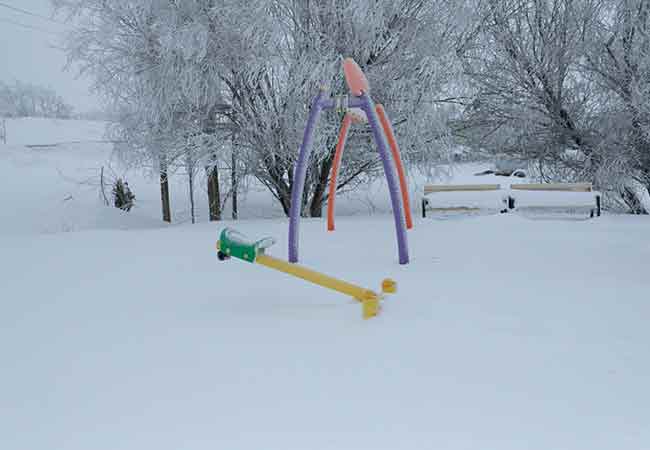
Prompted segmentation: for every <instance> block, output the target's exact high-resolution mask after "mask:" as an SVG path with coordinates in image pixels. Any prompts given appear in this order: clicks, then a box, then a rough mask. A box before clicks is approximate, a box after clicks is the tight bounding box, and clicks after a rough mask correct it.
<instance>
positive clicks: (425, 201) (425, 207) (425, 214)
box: [422, 198, 427, 219]
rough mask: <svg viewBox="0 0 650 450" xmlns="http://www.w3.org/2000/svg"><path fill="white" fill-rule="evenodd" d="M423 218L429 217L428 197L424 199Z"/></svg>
mask: <svg viewBox="0 0 650 450" xmlns="http://www.w3.org/2000/svg"><path fill="white" fill-rule="evenodd" d="M422 218H423V219H426V218H427V199H426V198H423V199H422Z"/></svg>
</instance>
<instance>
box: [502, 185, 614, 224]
mask: <svg viewBox="0 0 650 450" xmlns="http://www.w3.org/2000/svg"><path fill="white" fill-rule="evenodd" d="M510 189H511V190H512V191H547V192H593V193H594V197H595V205H594V208H592V209H591V210H590V214H589V217H594V215H596V216H598V217H600V212H601V195H600V193H599V192H597V191H594V189H593V186H592V184H591V183H522V184H512V185H510ZM515 202H516V200H515V198H513V197H512V196H509V198H508V208H509V209H515V207H516V204H515Z"/></svg>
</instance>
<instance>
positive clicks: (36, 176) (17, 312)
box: [0, 125, 650, 450]
mask: <svg viewBox="0 0 650 450" xmlns="http://www.w3.org/2000/svg"><path fill="white" fill-rule="evenodd" d="M60 126H61V127H64V126H65V125H60ZM87 129H88V128H87ZM90 129H93V128H92V126H91V127H90ZM90 134H91V133H87V134H84V135H82V136H78V137H77V138H75V139H73V140H93V139H101V136H99V137H94V136H91V135H90ZM34 135H35V136H37V135H38V130H34ZM72 137H73V138H74V136H72ZM37 140H41V143H43V142H42V141H43V140H47V139H45V138H43V137H42V136H41V137H40V138H37ZM29 143H30V142H29V141H28V140H23V141H22V142H18V143H15V142H14V143H12V142H11V141H10V142H9V144H8V145H7V146H0V180H2V183H3V184H2V186H3V192H4V193H5V195H4V196H3V207H2V208H0V249H1V253H0V255H1V256H0V355H1V356H2V359H1V361H2V363H1V364H2V367H1V370H0V374H1V375H0V379H1V380H2V383H1V384H0V448H1V449H8V450H23V449H26V450H51V449H57V450H58V449H65V450H88V449H93V450H144V449H156V450H177V449H191V450H200V449H236V450H239V449H242V450H248V449H250V450H259V449H278V450H292V449H301V450H303V449H316V450H321V449H328V450H330V449H332V450H333V449H337V450H338V449H398V448H399V449H449V450H460V449H462V450H487V449H495V450H511V449H512V450H522V449H526V450H529V449H531V450H533V449H534V450H551V449H553V450H565V449H566V450H585V449H589V450H595V449H602V450H627V449H630V450H632V449H634V450H642V449H647V448H650V389H649V388H648V380H650V350H649V347H648V342H649V341H650V328H649V327H648V325H647V324H648V319H649V318H650V301H649V300H648V299H649V293H650V278H649V277H648V264H649V262H650V240H648V230H650V218H648V217H638V216H616V215H605V216H603V217H601V218H599V219H596V220H531V219H530V218H527V217H524V216H521V215H518V214H507V215H490V216H478V217H453V218H449V217H447V218H432V219H426V220H423V219H419V214H417V211H414V212H415V214H414V215H415V217H416V218H418V219H417V220H416V223H415V228H414V229H413V230H412V231H410V232H409V241H410V242H409V243H410V249H411V264H409V265H408V266H399V265H398V264H397V261H396V248H395V247H396V246H395V237H394V229H393V225H392V219H391V217H390V216H389V215H387V214H385V207H386V204H385V203H380V201H379V200H377V197H378V196H379V194H380V193H381V188H377V189H375V190H372V189H368V191H367V192H365V193H360V194H358V195H357V197H351V198H346V199H341V200H342V201H341V203H340V205H339V204H337V209H338V211H339V212H342V213H344V214H341V216H339V217H338V218H337V231H336V232H334V233H327V232H326V224H325V222H324V220H320V219H307V220H303V222H302V226H301V231H302V236H301V256H302V259H303V262H304V264H306V265H308V266H310V267H313V268H315V269H318V270H321V271H323V272H326V273H328V274H331V275H335V276H339V277H341V278H343V279H346V280H348V281H351V282H355V283H358V284H360V285H362V286H364V287H368V288H372V289H377V288H378V285H379V283H380V281H381V280H382V279H383V278H385V277H391V278H394V279H395V280H397V282H398V292H397V293H396V294H394V295H392V296H390V297H389V298H388V299H387V300H386V301H385V302H384V305H383V311H382V312H381V314H380V316H379V317H377V318H374V319H372V320H368V321H363V320H362V319H361V310H360V306H359V305H358V304H357V303H355V302H354V301H352V300H350V299H347V298H345V297H342V296H341V295H339V294H336V293H334V292H330V291H327V290H324V289H322V288H319V287H317V286H312V285H309V284H307V283H305V282H303V281H301V280H297V279H293V278H290V277H288V276H285V275H284V274H281V273H276V272H273V271H271V270H269V269H267V268H264V267H261V266H256V265H251V264H247V263H244V262H240V261H236V260H231V261H228V262H219V261H217V259H216V256H215V248H214V246H215V241H216V239H217V235H218V231H220V229H221V227H222V226H226V225H229V226H236V227H237V229H238V230H240V231H242V232H244V233H246V234H248V235H249V236H250V237H251V238H255V239H257V238H261V237H263V236H273V237H275V238H276V239H277V240H278V243H277V244H276V245H275V246H274V247H272V248H271V249H270V251H269V253H270V254H272V255H274V256H278V257H282V258H284V257H286V238H287V223H288V221H287V220H286V219H285V218H282V217H279V216H276V217H275V218H273V217H272V214H271V213H268V214H267V212H266V211H271V210H272V209H274V208H276V207H272V206H270V205H269V202H270V200H269V198H268V197H266V196H265V194H263V193H260V192H257V191H255V190H253V192H251V193H250V194H249V196H248V197H247V198H246V199H245V202H244V204H243V206H242V207H243V211H242V215H243V216H244V217H247V219H246V220H241V221H238V222H237V223H233V222H230V221H225V222H224V223H220V224H215V223H206V222H205V221H203V222H202V223H199V224H197V225H190V224H188V223H186V218H187V215H186V212H185V211H184V210H183V209H182V208H185V203H186V201H185V199H184V198H183V196H185V195H186V192H185V191H184V190H183V189H184V188H183V186H184V180H182V179H179V180H177V179H173V180H172V181H173V183H172V192H173V193H174V195H175V197H174V198H173V199H172V202H173V204H174V205H178V206H176V208H177V209H176V210H175V217H176V218H178V219H179V220H178V221H179V222H181V223H180V224H175V225H171V226H163V225H162V224H161V223H160V221H159V219H158V217H159V210H158V208H159V203H158V202H159V197H158V195H159V193H158V191H157V186H156V184H155V179H152V178H147V177H145V176H143V175H142V174H136V173H130V174H129V178H128V179H129V184H130V185H131V186H132V187H133V188H134V191H135V193H136V196H138V198H137V200H138V207H137V208H136V209H134V210H133V211H132V212H131V213H129V214H122V213H121V212H119V211H117V210H115V209H113V208H105V207H104V206H102V204H101V200H100V198H99V196H98V195H97V189H96V186H93V185H92V183H90V182H88V183H86V184H79V181H80V180H84V179H85V180H88V179H89V178H92V177H94V176H95V175H96V173H97V172H96V169H97V168H99V167H101V166H102V165H105V164H107V160H108V159H109V158H110V148H109V147H108V146H107V145H103V144H92V145H89V144H69V145H64V146H58V147H56V148H45V149H38V150H37V149H30V148H25V147H22V146H21V145H24V144H29ZM45 143H47V142H45ZM19 144H20V145H19ZM469 169H471V170H472V171H473V170H474V169H475V168H474V167H470V168H469ZM178 178H182V177H178ZM481 178H482V177H481ZM461 182H465V180H462V181H461ZM477 182H481V183H485V182H488V183H489V182H491V181H486V180H484V179H480V180H479V181H477ZM66 199H68V200H66ZM199 202H201V200H199ZM203 203H205V202H203ZM363 205H372V207H368V208H365V207H364V206H363ZM339 206H340V208H338V207H339ZM265 208H266V209H265ZM414 208H417V201H414ZM370 212H374V214H370ZM353 213H354V214H353ZM204 214H205V213H204ZM260 216H261V217H271V218H264V219H256V218H255V217H260ZM583 217H584V216H583ZM581 218H582V217H581Z"/></svg>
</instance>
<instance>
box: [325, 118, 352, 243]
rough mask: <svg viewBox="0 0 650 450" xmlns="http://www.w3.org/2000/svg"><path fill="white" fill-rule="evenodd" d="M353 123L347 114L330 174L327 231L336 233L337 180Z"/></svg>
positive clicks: (342, 124)
mask: <svg viewBox="0 0 650 450" xmlns="http://www.w3.org/2000/svg"><path fill="white" fill-rule="evenodd" d="M351 123H352V115H351V114H350V113H346V114H345V116H344V117H343V122H342V123H341V130H340V131H339V140H338V142H337V143H336V152H335V153H334V162H333V163H332V172H331V174H330V186H329V195H328V196H327V231H334V201H335V199H336V179H337V178H338V175H339V167H340V165H341V158H342V157H343V150H344V149H345V142H346V141H347V139H348V130H349V129H350V124H351Z"/></svg>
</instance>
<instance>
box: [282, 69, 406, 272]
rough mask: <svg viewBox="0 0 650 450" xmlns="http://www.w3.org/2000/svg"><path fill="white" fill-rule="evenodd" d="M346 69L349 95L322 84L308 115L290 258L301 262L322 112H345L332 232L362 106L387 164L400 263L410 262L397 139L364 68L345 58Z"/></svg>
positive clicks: (299, 164) (294, 200)
mask: <svg viewBox="0 0 650 450" xmlns="http://www.w3.org/2000/svg"><path fill="white" fill-rule="evenodd" d="M343 72H344V74H345V81H346V83H347V85H348V88H349V90H350V94H351V95H350V96H343V97H336V98H332V97H330V96H329V95H328V93H327V88H325V87H321V89H320V91H319V92H318V94H317V95H316V96H315V97H314V99H313V101H312V105H311V110H310V112H309V118H308V120H307V125H306V126H305V132H304V135H303V140H302V144H301V146H300V154H299V156H298V162H297V164H296V168H295V171H294V178H293V190H292V192H291V211H290V214H289V261H290V262H292V263H296V262H298V240H299V236H298V234H299V221H300V207H301V204H302V202H301V200H302V196H303V191H304V187H305V177H306V176H307V164H308V161H309V156H310V154H311V147H312V143H313V139H314V130H315V127H316V122H317V121H318V117H319V116H320V113H321V112H322V111H324V110H328V109H338V110H344V111H346V114H345V116H344V118H343V122H342V124H341V129H340V131H339V139H338V143H337V146H336V151H335V156H334V162H333V165H332V173H331V181H330V186H329V200H328V211H327V217H328V230H330V231H332V230H334V199H335V197H336V179H337V176H338V170H339V167H340V163H341V158H342V156H343V150H344V148H345V142H346V139H347V135H348V131H349V129H350V126H351V124H352V123H353V122H354V121H355V120H356V121H359V120H363V116H362V115H361V114H357V113H356V112H355V109H360V110H361V111H363V113H364V114H365V118H366V119H367V121H368V123H369V125H370V127H371V129H372V134H373V138H374V140H375V143H376V144H377V149H378V151H379V155H380V157H381V160H382V164H383V167H384V173H385V175H386V181H387V183H388V189H389V192H390V199H391V204H392V208H393V218H394V221H395V232H396V235H397V249H398V256H399V263H400V264H408V262H409V254H408V242H407V238H406V228H411V227H412V226H413V220H412V218H411V208H410V202H409V196H408V188H407V184H406V177H405V174H404V167H403V165H402V162H401V158H400V153H399V147H398V146H397V141H396V140H395V136H394V134H393V130H392V128H391V126H390V121H389V119H388V116H387V114H386V111H385V110H384V108H383V106H382V105H380V104H377V105H375V104H374V102H373V100H372V98H371V97H370V86H369V84H368V80H367V79H366V76H365V75H364V73H363V71H362V70H361V68H360V67H359V66H358V65H357V63H356V62H354V60H352V59H351V58H347V59H345V60H344V61H343ZM389 148H390V150H389ZM398 180H399V182H398ZM400 191H401V196H400Z"/></svg>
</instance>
